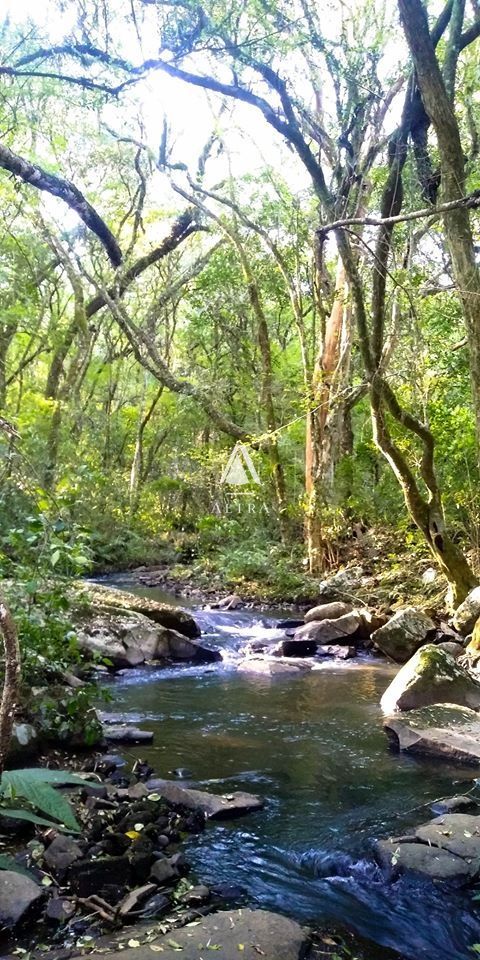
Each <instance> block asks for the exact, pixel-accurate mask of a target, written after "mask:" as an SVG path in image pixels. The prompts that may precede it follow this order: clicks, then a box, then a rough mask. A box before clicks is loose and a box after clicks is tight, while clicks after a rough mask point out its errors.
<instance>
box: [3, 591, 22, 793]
mask: <svg viewBox="0 0 480 960" xmlns="http://www.w3.org/2000/svg"><path fill="white" fill-rule="evenodd" d="M0 632H1V634H2V638H3V650H4V659H5V676H4V680H3V691H2V699H1V701H0V775H1V774H2V772H3V768H4V766H5V760H6V759H7V755H8V750H9V747H10V741H11V739H12V730H13V722H14V719H15V710H16V707H17V702H18V694H19V686H20V675H21V666H20V647H19V644H18V637H17V630H16V627H15V623H14V621H13V618H12V615H11V613H10V611H9V609H8V607H7V606H6V604H5V603H4V602H3V600H0Z"/></svg>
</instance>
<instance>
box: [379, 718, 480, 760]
mask: <svg viewBox="0 0 480 960" xmlns="http://www.w3.org/2000/svg"><path fill="white" fill-rule="evenodd" d="M384 729H385V731H386V733H387V734H388V736H389V737H390V739H391V740H392V742H393V743H395V745H396V746H397V747H398V749H400V750H402V751H404V752H406V753H412V754H418V755H420V756H427V757H438V758H439V759H443V760H448V761H450V762H452V763H462V764H467V765H468V766H475V767H476V766H479V765H480V720H479V718H478V714H477V713H475V711H473V710H469V709H468V708H466V707H463V708H462V707H457V706H456V705H455V704H441V705H439V706H432V707H423V708H422V709H419V710H412V711H410V712H409V713H408V714H407V715H402V716H401V717H399V716H398V715H394V716H392V717H388V718H387V719H386V720H385V722H384Z"/></svg>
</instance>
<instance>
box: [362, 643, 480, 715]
mask: <svg viewBox="0 0 480 960" xmlns="http://www.w3.org/2000/svg"><path fill="white" fill-rule="evenodd" d="M432 703H457V704H459V706H461V707H471V708H472V709H473V710H478V709H480V683H477V681H476V680H474V679H473V677H471V676H470V674H469V673H467V671H466V670H465V669H464V668H463V667H461V666H460V664H459V663H458V661H456V660H454V658H453V657H452V656H451V655H450V654H449V653H447V652H446V651H445V650H439V649H438V647H436V646H435V645H434V644H433V643H429V644H426V646H424V647H421V648H420V650H417V652H416V653H415V654H414V656H413V657H412V658H411V660H409V661H408V663H406V664H405V665H404V666H403V667H402V669H401V670H399V671H398V673H397V675H396V677H395V678H394V680H392V682H391V684H390V686H389V687H388V688H387V690H386V691H385V693H384V694H383V697H382V700H381V707H382V710H383V712H384V713H394V712H395V711H396V710H415V709H417V707H427V706H429V705H430V704H432Z"/></svg>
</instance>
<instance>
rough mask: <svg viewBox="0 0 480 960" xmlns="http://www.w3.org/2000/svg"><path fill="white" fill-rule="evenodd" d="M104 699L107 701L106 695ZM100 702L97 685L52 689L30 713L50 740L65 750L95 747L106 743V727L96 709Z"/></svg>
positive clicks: (38, 701) (47, 689) (48, 689)
mask: <svg viewBox="0 0 480 960" xmlns="http://www.w3.org/2000/svg"><path fill="white" fill-rule="evenodd" d="M103 695H104V699H105V698H106V691H104V692H103ZM98 698H99V690H98V688H97V687H96V686H95V685H94V684H86V685H85V686H83V687H78V688H75V689H73V690H72V689H71V688H70V687H57V686H52V685H51V686H49V687H47V688H46V690H45V692H44V693H43V694H39V695H38V697H37V700H36V703H35V705H34V706H31V707H30V713H31V715H32V717H33V718H34V719H35V720H36V721H37V723H38V724H39V726H40V728H41V731H42V736H43V737H44V738H45V739H46V740H51V741H53V742H54V743H56V744H65V746H79V747H94V746H96V744H98V743H100V742H101V740H102V724H101V723H100V721H99V719H98V716H97V712H96V709H95V703H96V702H97V701H98Z"/></svg>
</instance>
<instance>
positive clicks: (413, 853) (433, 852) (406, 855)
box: [376, 840, 473, 886]
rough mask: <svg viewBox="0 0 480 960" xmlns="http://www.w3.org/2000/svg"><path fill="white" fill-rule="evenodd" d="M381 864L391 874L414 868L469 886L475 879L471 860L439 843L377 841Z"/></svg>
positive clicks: (378, 856) (425, 873)
mask: <svg viewBox="0 0 480 960" xmlns="http://www.w3.org/2000/svg"><path fill="white" fill-rule="evenodd" d="M376 855H377V859H378V861H379V863H380V866H381V867H382V868H383V869H384V870H385V871H386V872H387V873H388V874H389V875H391V876H393V877H395V876H398V874H400V873H405V872H407V871H408V872H410V871H413V872H414V873H421V874H423V875H425V876H427V877H430V878H431V879H432V880H444V881H448V882H450V883H454V884H455V885H458V886H465V885H466V884H468V883H470V882H471V881H472V880H473V876H472V871H471V869H470V866H469V865H468V863H466V862H465V860H462V858H461V857H457V856H455V854H453V853H449V852H448V851H446V850H441V849H439V848H438V847H429V846H428V844H426V843H409V842H406V843H404V842H401V841H398V840H380V841H379V842H378V843H377V845H376Z"/></svg>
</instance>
